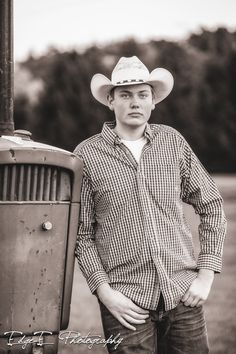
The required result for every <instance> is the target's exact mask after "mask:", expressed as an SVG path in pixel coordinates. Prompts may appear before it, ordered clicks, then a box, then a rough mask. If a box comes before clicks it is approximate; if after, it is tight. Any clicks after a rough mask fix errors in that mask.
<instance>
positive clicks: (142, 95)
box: [139, 93, 148, 98]
mask: <svg viewBox="0 0 236 354" xmlns="http://www.w3.org/2000/svg"><path fill="white" fill-rule="evenodd" d="M139 97H140V98H146V97H148V95H147V94H145V93H141V94H140V95H139Z"/></svg>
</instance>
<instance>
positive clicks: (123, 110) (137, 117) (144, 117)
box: [108, 84, 155, 129]
mask: <svg viewBox="0 0 236 354" xmlns="http://www.w3.org/2000/svg"><path fill="white" fill-rule="evenodd" d="M108 102H109V107H110V109H111V110H114V113H115V117H116V122H117V124H119V125H121V126H122V127H124V128H125V127H127V128H134V129H135V128H137V127H140V126H142V125H145V124H146V123H147V121H148V120H149V118H150V116H151V112H152V110H153V109H154V108H155V104H154V103H153V95H152V90H151V87H150V86H149V85H147V84H138V85H128V86H120V87H119V86H118V87H116V88H115V89H114V91H113V93H112V95H110V96H109V98H108Z"/></svg>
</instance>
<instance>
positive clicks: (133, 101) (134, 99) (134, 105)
mask: <svg viewBox="0 0 236 354" xmlns="http://www.w3.org/2000/svg"><path fill="white" fill-rule="evenodd" d="M130 105H131V107H132V108H138V107H139V102H138V99H137V97H135V96H133V97H132V99H131V102H130Z"/></svg>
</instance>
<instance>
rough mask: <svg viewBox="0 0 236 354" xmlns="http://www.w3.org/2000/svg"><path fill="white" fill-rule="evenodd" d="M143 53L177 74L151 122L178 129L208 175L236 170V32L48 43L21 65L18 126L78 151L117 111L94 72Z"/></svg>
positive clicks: (106, 72)
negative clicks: (101, 99)
mask: <svg viewBox="0 0 236 354" xmlns="http://www.w3.org/2000/svg"><path fill="white" fill-rule="evenodd" d="M133 55H137V56H138V57H139V58H140V59H141V60H142V61H143V62H144V63H145V65H146V66H147V67H148V68H149V70H150V71H151V70H153V69H154V68H156V67H164V68H166V69H168V70H170V71H171V72H172V73H173V75H174V78H175V85H174V90H173V91H172V93H171V95H170V96H169V97H168V98H167V99H166V100H164V101H163V102H161V103H160V104H158V105H157V107H156V110H155V111H153V113H152V117H151V120H150V122H151V123H161V124H167V125H170V126H172V127H174V128H176V129H177V130H179V131H180V132H181V133H182V134H183V135H184V137H185V138H186V139H187V141H188V142H189V143H190V145H191V146H192V148H193V150H194V151H195V152H196V153H197V155H198V156H199V158H200V160H201V161H202V162H203V164H204V165H205V166H206V167H207V169H208V170H209V171H210V172H214V173H216V172H224V173H225V172H235V171H236V32H229V31H228V30H227V29H225V28H218V29H217V30H215V31H209V30H206V29H202V30H201V33H199V34H192V35H191V36H190V37H189V38H188V39H187V40H185V41H182V42H171V41H166V40H158V41H157V40H150V41H149V42H146V43H139V42H137V41H136V40H134V39H133V38H129V39H127V40H125V41H122V42H115V43H110V44H107V45H104V46H99V47H98V46H95V45H94V46H91V47H89V48H87V49H86V50H84V51H83V52H82V51H75V50H72V51H69V52H60V51H58V50H57V49H55V48H50V49H49V50H48V52H47V53H46V54H45V55H43V56H41V57H33V56H29V57H28V59H27V60H25V61H24V62H20V63H17V64H16V68H15V118H14V119H15V128H16V129H27V130H30V131H31V132H32V133H33V139H34V140H38V141H41V142H45V143H48V144H51V145H55V146H58V147H61V148H64V149H67V150H70V151H72V150H73V149H74V148H75V146H76V145H77V144H78V143H79V142H81V141H82V140H84V139H86V138H88V137H90V136H91V135H93V134H96V133H98V132H100V131H101V128H102V125H103V123H104V122H105V121H107V120H112V119H114V116H113V114H112V112H110V111H109V110H108V109H107V108H106V107H105V106H103V105H101V104H99V103H98V102H96V100H95V99H94V98H93V97H92V95H91V92H90V80H91V77H92V76H93V74H95V73H102V74H104V75H106V76H108V77H109V78H110V75H111V71H112V70H113V67H114V66H115V64H116V62H117V61H118V59H119V58H120V57H121V56H133Z"/></svg>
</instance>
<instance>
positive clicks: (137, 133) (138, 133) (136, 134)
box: [114, 124, 146, 140]
mask: <svg viewBox="0 0 236 354" xmlns="http://www.w3.org/2000/svg"><path fill="white" fill-rule="evenodd" d="M145 128H146V125H145V126H140V127H136V128H133V127H132V128H130V127H123V126H120V125H119V124H116V126H115V128H114V131H115V132H116V134H117V135H119V137H120V138H121V139H124V140H138V139H140V138H142V136H144V131H145Z"/></svg>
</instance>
